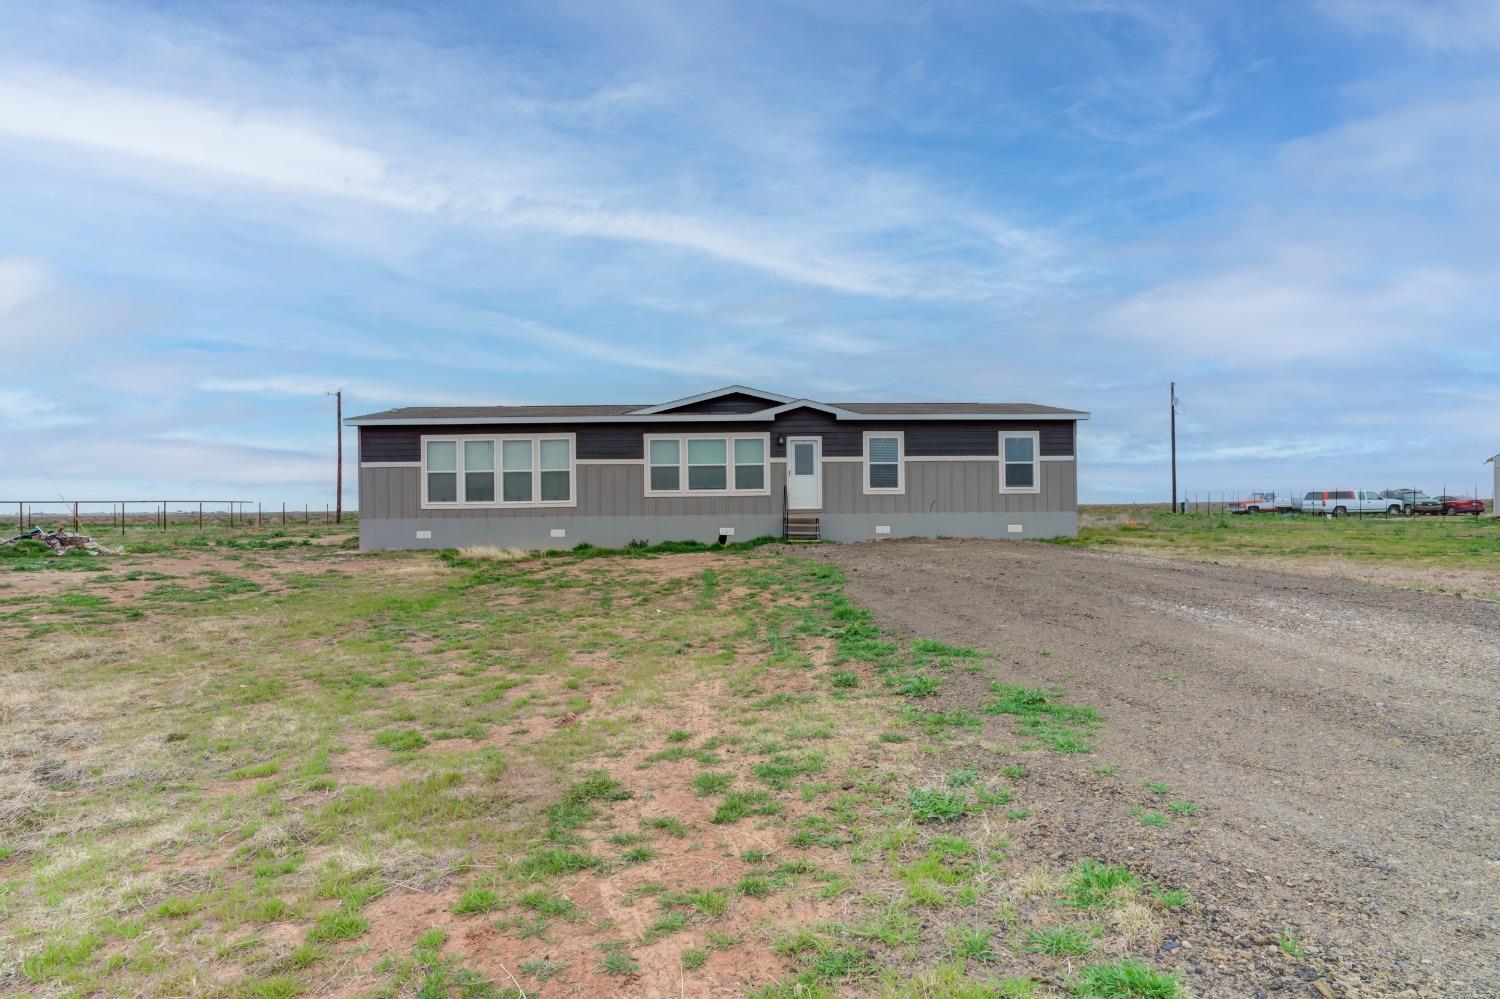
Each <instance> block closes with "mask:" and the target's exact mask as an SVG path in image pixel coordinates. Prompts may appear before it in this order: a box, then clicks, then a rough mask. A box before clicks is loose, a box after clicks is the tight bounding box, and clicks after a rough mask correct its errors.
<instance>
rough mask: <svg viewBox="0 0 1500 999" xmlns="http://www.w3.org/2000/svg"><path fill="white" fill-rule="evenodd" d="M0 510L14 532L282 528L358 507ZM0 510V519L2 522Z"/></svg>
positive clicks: (152, 505)
mask: <svg viewBox="0 0 1500 999" xmlns="http://www.w3.org/2000/svg"><path fill="white" fill-rule="evenodd" d="M0 511H14V516H15V518H16V525H17V533H19V532H21V531H26V530H30V529H31V528H33V527H56V526H71V527H72V528H73V530H75V531H77V530H81V529H82V528H83V527H84V526H88V527H90V528H98V527H102V526H104V525H108V528H109V529H110V530H112V531H118V532H119V533H121V534H124V533H125V532H126V530H127V529H143V528H148V529H155V530H162V531H165V530H167V529H168V527H170V526H179V527H181V526H188V527H196V528H197V529H199V530H203V529H204V528H207V527H245V528H261V527H266V526H267V525H270V526H276V525H280V526H282V527H286V526H288V525H291V524H312V523H326V524H333V523H340V522H342V521H343V520H345V519H347V520H350V521H354V520H357V518H358V516H359V515H358V512H357V511H352V510H343V511H337V510H335V509H334V508H333V507H332V506H329V505H326V504H325V505H324V507H323V509H322V510H318V509H316V508H314V507H313V506H312V505H310V504H306V503H304V504H302V506H301V507H300V508H299V507H296V506H291V505H288V504H286V503H281V504H280V505H279V506H272V507H271V508H269V509H267V508H266V506H265V504H263V503H261V502H257V501H255V500H230V499H204V500H196V499H194V500H181V499H164V500H149V499H137V500H26V499H13V500H0ZM5 519H6V518H5V515H4V513H0V523H3V522H4V521H5Z"/></svg>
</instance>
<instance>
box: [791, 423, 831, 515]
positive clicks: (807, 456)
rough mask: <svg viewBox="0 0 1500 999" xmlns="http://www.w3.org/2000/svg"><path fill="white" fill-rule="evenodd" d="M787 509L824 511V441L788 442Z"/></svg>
mask: <svg viewBox="0 0 1500 999" xmlns="http://www.w3.org/2000/svg"><path fill="white" fill-rule="evenodd" d="M786 506H787V509H788V510H821V509H823V439H822V438H821V437H788V438H787V439H786Z"/></svg>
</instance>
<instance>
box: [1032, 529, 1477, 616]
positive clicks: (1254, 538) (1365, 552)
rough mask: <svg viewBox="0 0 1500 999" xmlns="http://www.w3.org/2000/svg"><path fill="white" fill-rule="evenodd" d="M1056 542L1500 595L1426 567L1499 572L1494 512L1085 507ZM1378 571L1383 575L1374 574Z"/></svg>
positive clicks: (1468, 571) (1474, 571) (1475, 571)
mask: <svg viewBox="0 0 1500 999" xmlns="http://www.w3.org/2000/svg"><path fill="white" fill-rule="evenodd" d="M1055 543H1057V544H1062V545H1069V546H1072V547H1080V548H1107V549H1114V550H1120V551H1136V552H1146V553H1150V554H1154V555H1165V556H1168V557H1172V558H1187V559H1195V560H1200V561H1212V562H1238V563H1241V564H1253V563H1255V562H1266V561H1270V562H1274V563H1278V564H1282V565H1293V566H1294V565H1296V564H1297V563H1311V562H1316V563H1321V564H1325V565H1333V566H1340V565H1342V566H1347V567H1349V568H1350V570H1351V572H1350V573H1348V574H1350V575H1353V576H1356V577H1359V578H1373V579H1378V580H1382V581H1386V582H1397V583H1402V582H1404V583H1405V585H1412V586H1417V587H1419V588H1424V589H1448V590H1449V591H1450V592H1451V591H1454V590H1455V589H1457V590H1459V591H1462V592H1471V593H1472V595H1476V596H1482V597H1485V598H1487V599H1492V600H1493V599H1500V593H1494V592H1491V591H1490V589H1488V588H1486V587H1484V586H1483V585H1481V586H1480V587H1479V588H1478V589H1473V590H1470V589H1468V588H1467V587H1465V586H1463V585H1462V583H1460V584H1458V585H1457V586H1456V587H1455V585H1454V584H1452V583H1449V584H1447V585H1446V586H1445V585H1444V584H1440V583H1433V582H1432V581H1430V580H1429V579H1427V578H1425V577H1424V576H1422V575H1421V573H1422V572H1423V571H1424V570H1431V569H1450V570H1453V569H1456V570H1461V571H1463V572H1465V573H1466V574H1472V578H1474V579H1476V580H1477V579H1480V578H1481V577H1482V576H1483V575H1484V574H1493V573H1495V572H1500V519H1497V518H1494V517H1488V516H1485V517H1467V516H1466V517H1386V516H1383V515H1375V516H1366V517H1346V518H1339V519H1328V518H1324V517H1281V516H1278V515H1274V514H1260V515H1256V516H1229V515H1224V514H1189V515H1185V516H1184V515H1176V516H1174V515H1173V514H1171V513H1170V512H1169V511H1167V510H1164V509H1160V510H1149V509H1136V510H1133V511H1118V512H1115V511H1111V512H1108V513H1104V512H1102V511H1101V512H1100V513H1093V512H1092V511H1085V512H1084V515H1083V517H1082V520H1081V523H1080V525H1079V529H1078V536H1077V537H1076V538H1059V539H1057V540H1056V542H1055ZM1374 569H1379V570H1381V572H1379V573H1376V574H1373V575H1372V574H1371V570H1374ZM1362 570H1363V571H1362ZM1466 578H1467V577H1466Z"/></svg>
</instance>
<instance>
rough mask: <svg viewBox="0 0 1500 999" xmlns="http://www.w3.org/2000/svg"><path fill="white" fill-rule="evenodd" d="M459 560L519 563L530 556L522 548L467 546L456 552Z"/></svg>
mask: <svg viewBox="0 0 1500 999" xmlns="http://www.w3.org/2000/svg"><path fill="white" fill-rule="evenodd" d="M458 554H459V557H460V558H464V559H467V560H469V561H470V562H519V561H520V560H521V559H523V558H526V557H528V556H529V555H530V552H528V551H526V550H525V549H523V548H500V547H497V546H495V545H469V546H468V547H467V548H460V549H459V550H458Z"/></svg>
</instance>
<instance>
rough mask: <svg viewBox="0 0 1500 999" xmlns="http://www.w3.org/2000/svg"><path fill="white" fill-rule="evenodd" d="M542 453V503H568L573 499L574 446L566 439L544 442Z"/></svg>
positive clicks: (541, 445) (542, 443) (539, 447)
mask: <svg viewBox="0 0 1500 999" xmlns="http://www.w3.org/2000/svg"><path fill="white" fill-rule="evenodd" d="M538 450H539V451H540V452H541V462H540V465H541V469H542V476H541V478H542V502H543V503H566V502H567V501H568V500H570V499H572V498H573V445H572V442H571V441H569V440H567V439H565V438H558V439H556V440H544V441H542V442H541V443H540V444H539V445H538Z"/></svg>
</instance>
